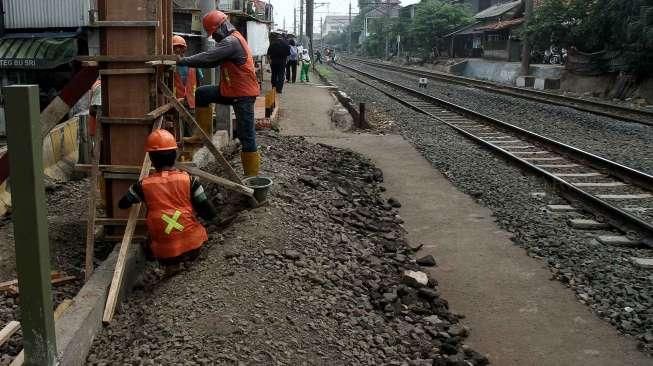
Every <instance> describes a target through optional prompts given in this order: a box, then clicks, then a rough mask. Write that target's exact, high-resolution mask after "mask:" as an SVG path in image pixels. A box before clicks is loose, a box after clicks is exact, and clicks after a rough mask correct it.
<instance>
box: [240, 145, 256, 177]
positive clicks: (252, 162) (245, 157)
mask: <svg viewBox="0 0 653 366" xmlns="http://www.w3.org/2000/svg"><path fill="white" fill-rule="evenodd" d="M240 161H242V163H243V171H244V173H245V176H246V177H256V176H258V172H259V169H260V168H261V156H260V155H259V153H258V151H255V152H242V153H240Z"/></svg>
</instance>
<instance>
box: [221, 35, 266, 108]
mask: <svg viewBox="0 0 653 366" xmlns="http://www.w3.org/2000/svg"><path fill="white" fill-rule="evenodd" d="M231 35H232V36H234V37H236V39H238V41H239V42H240V45H241V46H242V47H243V50H244V51H245V55H246V57H247V61H245V63H244V64H242V65H236V64H235V63H233V62H232V61H226V62H224V63H223V64H222V65H221V67H220V70H221V72H220V94H221V95H222V96H224V97H229V98H237V97H258V96H259V94H260V93H261V88H260V86H259V84H258V79H257V78H256V68H255V67H254V58H253V57H252V51H250V49H249V45H248V44H247V41H246V40H245V38H244V37H243V36H242V35H241V34H240V33H239V32H237V31H236V32H233V33H232V34H231Z"/></svg>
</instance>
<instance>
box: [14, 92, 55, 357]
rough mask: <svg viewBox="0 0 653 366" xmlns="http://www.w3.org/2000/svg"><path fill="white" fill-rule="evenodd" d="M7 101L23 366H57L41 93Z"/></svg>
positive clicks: (31, 93) (19, 93) (20, 95)
mask: <svg viewBox="0 0 653 366" xmlns="http://www.w3.org/2000/svg"><path fill="white" fill-rule="evenodd" d="M4 95H5V110H6V112H5V116H6V120H7V140H8V141H7V142H8V148H9V151H10V154H9V164H10V179H11V200H12V204H13V213H12V221H13V223H14V240H15V247H16V270H17V272H18V286H19V291H20V311H21V321H20V322H21V326H22V328H23V346H24V348H25V365H28V366H32V365H39V366H42V365H48V366H49V365H55V358H56V353H57V350H56V340H55V333H54V318H53V312H52V293H51V285H50V244H49V241H48V222H47V219H46V202H45V189H44V185H43V140H42V139H41V123H40V118H39V114H40V109H39V87H38V86H37V85H20V86H9V87H5V88H4Z"/></svg>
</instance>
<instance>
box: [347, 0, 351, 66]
mask: <svg viewBox="0 0 653 366" xmlns="http://www.w3.org/2000/svg"><path fill="white" fill-rule="evenodd" d="M351 42H352V41H351V0H350V1H349V41H348V42H347V53H349V54H350V55H351Z"/></svg>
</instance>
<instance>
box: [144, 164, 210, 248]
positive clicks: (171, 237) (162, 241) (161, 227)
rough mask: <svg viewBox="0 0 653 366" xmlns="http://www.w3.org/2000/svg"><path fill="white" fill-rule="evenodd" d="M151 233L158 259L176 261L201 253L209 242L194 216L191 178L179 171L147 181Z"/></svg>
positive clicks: (145, 186) (145, 180) (148, 226)
mask: <svg viewBox="0 0 653 366" xmlns="http://www.w3.org/2000/svg"><path fill="white" fill-rule="evenodd" d="M142 187H143V196H144V198H145V205H146V206H147V220H146V223H147V229H148V231H149V234H150V238H151V240H152V244H151V248H152V254H154V256H155V257H156V258H161V259H163V258H174V257H178V256H180V255H182V254H184V253H187V252H189V251H191V250H194V249H197V248H199V247H201V246H202V244H203V243H204V242H205V241H207V240H208V236H207V234H206V230H205V229H204V227H203V226H202V225H201V224H200V223H199V221H197V218H196V217H195V214H194V212H193V205H192V203H191V193H190V189H191V187H190V176H189V175H188V173H185V172H181V171H178V170H170V171H162V172H156V173H153V174H151V175H150V176H149V177H147V178H145V179H143V181H142Z"/></svg>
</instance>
